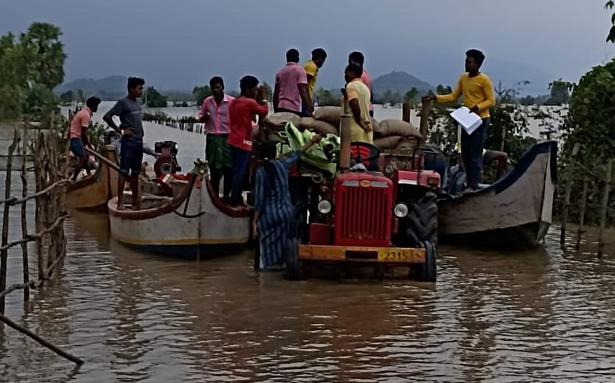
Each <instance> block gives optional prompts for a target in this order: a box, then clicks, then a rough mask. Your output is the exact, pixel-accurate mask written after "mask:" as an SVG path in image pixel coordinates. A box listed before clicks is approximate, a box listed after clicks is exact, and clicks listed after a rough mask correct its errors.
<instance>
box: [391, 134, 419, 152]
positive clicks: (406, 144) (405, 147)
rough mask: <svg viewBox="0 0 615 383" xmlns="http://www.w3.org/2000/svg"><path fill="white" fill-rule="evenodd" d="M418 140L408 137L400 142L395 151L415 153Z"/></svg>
mask: <svg viewBox="0 0 615 383" xmlns="http://www.w3.org/2000/svg"><path fill="white" fill-rule="evenodd" d="M418 140H419V139H418V138H417V137H406V138H403V137H402V139H401V140H400V141H399V143H398V144H397V146H396V147H395V151H397V152H414V150H415V149H416V147H417V146H418Z"/></svg>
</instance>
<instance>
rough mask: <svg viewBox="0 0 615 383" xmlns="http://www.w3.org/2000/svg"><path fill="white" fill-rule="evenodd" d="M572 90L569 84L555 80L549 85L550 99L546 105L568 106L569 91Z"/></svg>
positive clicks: (571, 85)
mask: <svg viewBox="0 0 615 383" xmlns="http://www.w3.org/2000/svg"><path fill="white" fill-rule="evenodd" d="M572 88H573V84H572V83H571V82H567V81H562V79H561V78H560V79H559V80H555V81H553V82H551V83H550V84H549V90H550V91H551V97H550V98H549V100H547V102H545V104H546V105H563V104H568V102H569V101H570V91H571V90H572Z"/></svg>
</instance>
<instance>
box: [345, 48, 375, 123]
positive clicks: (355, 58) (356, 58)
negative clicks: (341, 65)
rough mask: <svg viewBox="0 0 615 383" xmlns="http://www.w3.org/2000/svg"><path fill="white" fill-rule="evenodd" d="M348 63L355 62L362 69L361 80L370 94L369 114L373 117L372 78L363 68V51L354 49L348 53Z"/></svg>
mask: <svg viewBox="0 0 615 383" xmlns="http://www.w3.org/2000/svg"><path fill="white" fill-rule="evenodd" d="M350 64H356V65H358V66H360V67H361V68H362V69H363V74H361V81H362V82H363V84H365V85H366V86H367V89H369V94H370V99H369V115H370V116H371V117H373V116H374V106H373V105H372V100H373V94H372V78H371V77H370V76H369V73H367V70H366V69H365V56H363V53H361V52H358V51H354V52H352V53H350V54H349V55H348V65H350Z"/></svg>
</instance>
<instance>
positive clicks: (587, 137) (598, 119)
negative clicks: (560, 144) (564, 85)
mask: <svg viewBox="0 0 615 383" xmlns="http://www.w3.org/2000/svg"><path fill="white" fill-rule="evenodd" d="M613 126H615V60H613V61H611V62H609V63H608V64H606V65H601V66H597V67H595V68H593V69H592V70H591V71H589V72H588V73H586V74H585V75H584V76H583V77H581V80H580V81H579V84H578V85H576V86H575V87H574V90H573V92H572V96H571V98H570V111H569V115H568V121H567V122H566V126H565V134H564V139H565V143H564V150H563V157H564V159H566V158H568V156H569V154H570V152H571V150H572V147H573V146H574V144H576V143H579V144H581V145H582V146H581V161H582V162H584V163H585V165H586V166H587V167H589V168H593V167H595V166H599V165H601V164H603V163H604V160H605V159H608V158H613V156H614V154H615V129H613Z"/></svg>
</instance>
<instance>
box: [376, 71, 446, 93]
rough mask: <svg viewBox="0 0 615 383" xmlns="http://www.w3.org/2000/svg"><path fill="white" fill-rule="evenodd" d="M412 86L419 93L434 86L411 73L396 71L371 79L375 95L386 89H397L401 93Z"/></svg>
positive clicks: (393, 90) (394, 90)
mask: <svg viewBox="0 0 615 383" xmlns="http://www.w3.org/2000/svg"><path fill="white" fill-rule="evenodd" d="M412 88H416V89H417V90H418V91H419V94H424V93H426V92H427V91H429V90H433V89H434V88H435V87H434V86H433V85H431V84H430V83H428V82H426V81H423V80H421V79H418V78H416V77H414V76H412V75H411V74H408V73H406V72H397V71H393V72H391V73H389V74H385V75H382V76H379V77H377V78H376V79H374V80H373V81H372V89H373V91H374V94H376V95H382V94H383V93H384V92H386V91H387V90H390V91H392V92H396V91H397V92H399V93H400V94H402V95H403V94H406V92H407V91H409V90H410V89H412Z"/></svg>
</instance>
